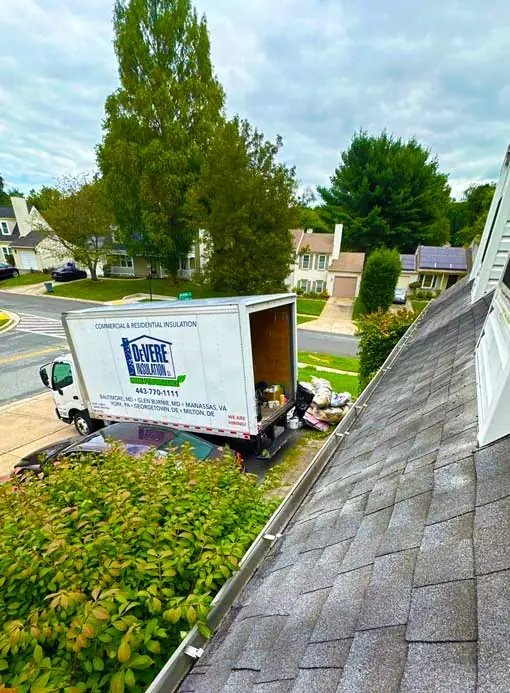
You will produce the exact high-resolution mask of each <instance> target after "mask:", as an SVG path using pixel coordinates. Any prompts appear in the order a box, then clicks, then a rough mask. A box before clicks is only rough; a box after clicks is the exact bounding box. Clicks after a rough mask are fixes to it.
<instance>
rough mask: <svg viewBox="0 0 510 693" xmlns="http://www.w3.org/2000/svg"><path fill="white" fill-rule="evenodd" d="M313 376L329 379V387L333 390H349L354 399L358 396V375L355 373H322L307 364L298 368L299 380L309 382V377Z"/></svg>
mask: <svg viewBox="0 0 510 693" xmlns="http://www.w3.org/2000/svg"><path fill="white" fill-rule="evenodd" d="M312 376H314V377H316V378H324V380H329V382H330V383H331V387H332V388H333V390H334V391H335V392H350V393H351V395H352V396H353V398H354V399H355V398H356V397H357V396H358V376H357V375H343V374H341V373H324V371H318V370H317V369H316V368H313V366H307V367H306V368H300V369H299V380H304V381H305V382H310V378H311V377H312Z"/></svg>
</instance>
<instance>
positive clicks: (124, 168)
mask: <svg viewBox="0 0 510 693" xmlns="http://www.w3.org/2000/svg"><path fill="white" fill-rule="evenodd" d="M114 30H115V52H116V54H117V59H118V67H119V77H120V83H121V86H120V88H119V89H118V90H117V91H116V92H115V93H114V94H112V95H111V96H109V97H108V99H107V101H106V117H105V120H104V125H103V127H104V138H103V142H102V144H101V145H100V146H99V147H98V161H99V165H100V168H101V170H102V172H103V175H104V178H105V182H106V187H107V190H108V194H109V196H110V199H111V202H112V205H113V209H114V211H115V217H116V221H117V224H118V227H119V235H120V236H121V237H122V239H123V240H124V241H125V242H127V243H128V244H129V245H130V246H132V247H133V248H134V250H139V251H141V252H144V251H145V250H146V249H147V248H149V249H151V252H152V249H155V248H157V252H158V254H159V256H160V257H161V260H162V262H163V264H164V265H165V266H166V268H167V269H168V271H169V272H170V274H171V276H173V277H174V278H176V277H177V271H178V266H179V259H180V258H181V257H182V256H183V255H185V254H186V253H187V252H188V250H189V248H190V247H191V244H192V242H193V238H194V234H195V231H196V229H193V228H192V226H191V225H190V223H189V220H188V219H187V217H186V215H185V211H184V204H185V199H186V194H187V192H188V190H189V188H190V187H191V185H192V184H193V183H194V182H195V181H196V180H197V178H198V175H199V173H200V169H201V166H202V163H203V160H204V156H205V155H206V153H207V150H208V148H209V145H210V141H211V138H212V137H213V134H214V131H215V128H216V127H217V126H218V123H220V122H221V120H222V109H223V101H224V94H223V90H222V88H221V85H220V84H219V82H218V80H217V79H216V77H215V75H214V73H213V68H212V65H211V60H210V46H209V35H208V30H207V25H206V21H205V18H204V17H202V18H198V16H197V13H196V11H195V10H194V9H193V8H192V6H191V3H190V0H130V1H129V0H117V2H116V4H115V11H114Z"/></svg>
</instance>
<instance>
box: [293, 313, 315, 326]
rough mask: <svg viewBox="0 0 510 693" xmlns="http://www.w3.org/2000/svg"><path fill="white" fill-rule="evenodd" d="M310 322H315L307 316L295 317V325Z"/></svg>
mask: <svg viewBox="0 0 510 693" xmlns="http://www.w3.org/2000/svg"><path fill="white" fill-rule="evenodd" d="M311 320H315V318H311V317H309V316H308V315H298V316H297V324H298V325H302V324H303V323H304V322H310V321H311Z"/></svg>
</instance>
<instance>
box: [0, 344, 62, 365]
mask: <svg viewBox="0 0 510 693" xmlns="http://www.w3.org/2000/svg"><path fill="white" fill-rule="evenodd" d="M66 348H67V347H65V346H59V347H57V346H54V347H46V349H38V350H37V351H25V352H23V353H22V354H15V355H14V356H8V357H7V358H5V359H0V366H2V365H3V364H5V363H13V362H14V361H24V360H25V359H30V358H32V357H33V356H43V354H51V353H52V352H53V351H65V350H66Z"/></svg>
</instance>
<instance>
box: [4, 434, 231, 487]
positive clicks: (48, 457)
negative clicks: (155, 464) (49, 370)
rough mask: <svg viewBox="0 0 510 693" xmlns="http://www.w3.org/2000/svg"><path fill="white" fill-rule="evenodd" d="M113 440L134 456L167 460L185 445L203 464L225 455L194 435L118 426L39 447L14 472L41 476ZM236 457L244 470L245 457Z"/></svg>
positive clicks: (97, 451) (93, 452)
mask: <svg viewBox="0 0 510 693" xmlns="http://www.w3.org/2000/svg"><path fill="white" fill-rule="evenodd" d="M111 441H119V442H120V443H122V444H123V445H124V446H125V447H126V450H127V452H128V453H129V454H130V455H133V456H134V457H136V456H137V455H143V453H145V452H147V450H149V449H150V448H156V450H158V451H159V453H160V454H161V456H162V457H164V456H165V454H166V451H167V450H169V449H170V448H174V449H178V448H180V447H182V446H183V445H184V444H185V443H188V444H189V445H190V446H191V450H192V452H193V454H194V455H195V457H196V458H197V459H198V460H200V461H205V460H213V459H218V458H220V457H221V456H222V455H223V449H222V448H220V447H218V446H217V445H214V444H213V443H210V442H209V441H207V440H204V439H203V438H199V437H198V436H195V435H193V434H191V433H185V432H184V431H178V430H176V429H174V428H165V427H163V426H153V425H152V426H151V425H149V424H147V425H143V424H137V423H115V424H111V425H110V426H105V427H104V428H102V429H101V430H99V431H95V432H94V433H91V434H90V435H88V436H85V437H82V436H80V437H79V438H76V437H74V438H67V439H66V440H61V441H59V442H58V443H51V444H50V445H46V446H45V447H43V448H39V450H36V451H35V452H31V453H29V454H28V455H26V456H25V457H24V458H23V459H22V460H20V461H19V462H17V463H16V464H15V465H14V473H15V474H16V476H20V475H23V474H24V473H25V472H28V471H31V472H35V473H36V474H39V473H40V472H41V471H42V465H43V464H46V463H52V464H55V465H56V464H58V461H59V459H63V458H65V457H69V456H70V455H71V456H72V455H73V453H80V454H83V453H84V454H91V455H93V454H98V453H102V452H105V450H107V448H108V445H109V444H110V442H111ZM236 456H237V460H238V462H239V465H240V466H241V467H242V466H243V462H242V459H241V456H240V455H236Z"/></svg>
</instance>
